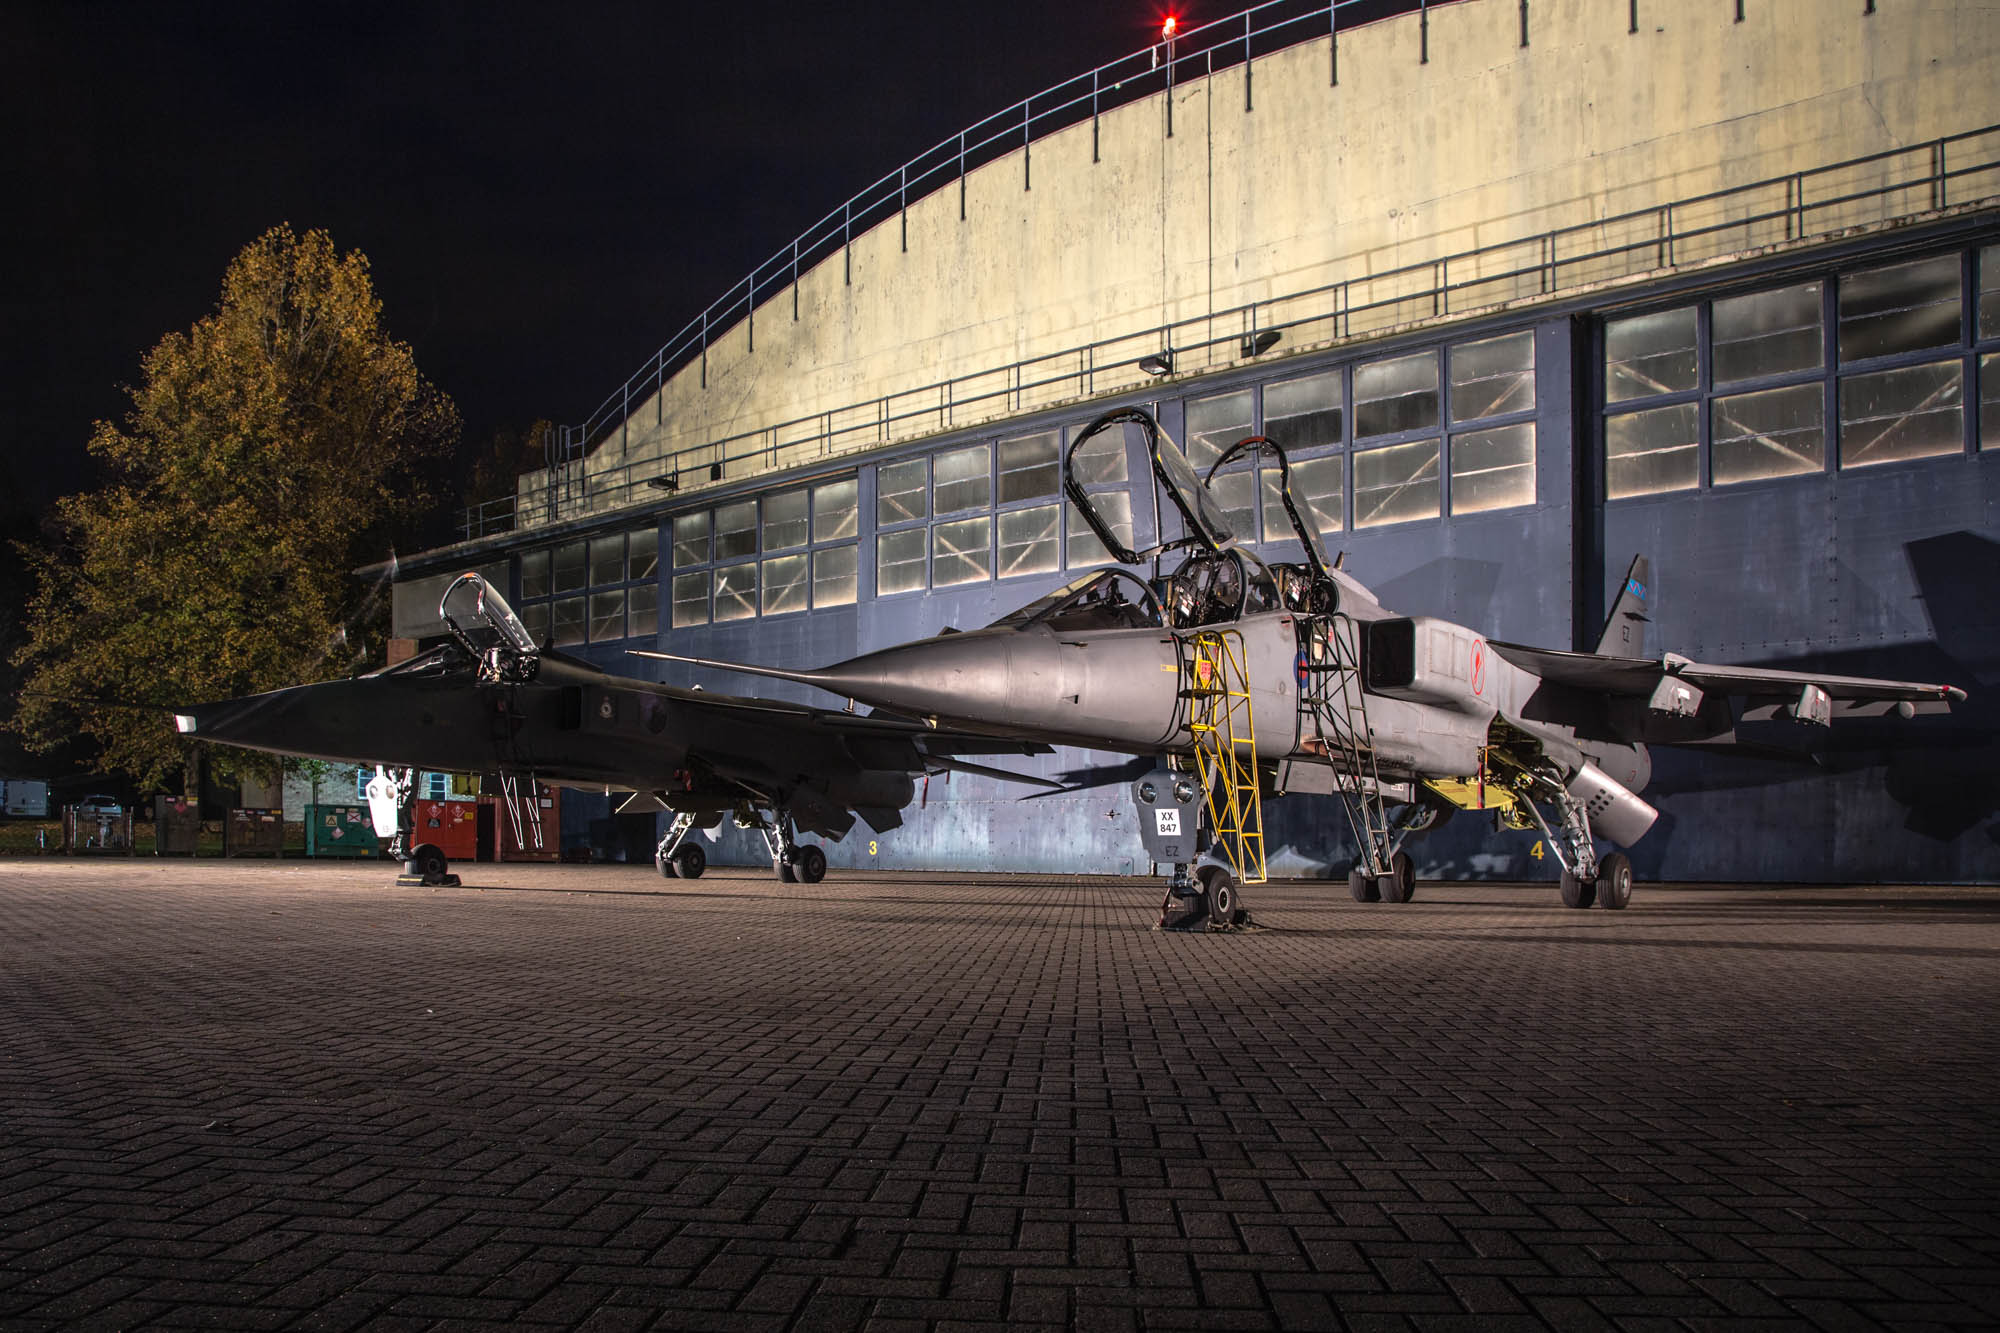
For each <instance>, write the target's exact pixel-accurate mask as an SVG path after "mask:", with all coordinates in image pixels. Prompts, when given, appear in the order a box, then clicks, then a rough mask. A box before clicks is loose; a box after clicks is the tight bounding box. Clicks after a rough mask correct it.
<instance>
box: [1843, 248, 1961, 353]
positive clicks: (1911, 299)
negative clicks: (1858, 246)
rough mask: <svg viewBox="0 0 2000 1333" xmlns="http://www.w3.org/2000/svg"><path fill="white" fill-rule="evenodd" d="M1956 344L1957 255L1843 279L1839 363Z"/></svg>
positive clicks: (1897, 265) (1917, 261) (1851, 275)
mask: <svg viewBox="0 0 2000 1333" xmlns="http://www.w3.org/2000/svg"><path fill="white" fill-rule="evenodd" d="M1957 341H1958V256H1957V255H1939V256H1938V257H1937V258H1935V259H1919V260H1916V261H1914V262H1912V263H1908V264H1891V265H1890V266H1889V267H1887V268H1877V269H1870V270H1868V271H1867V272H1865V273H1847V274H1843V275H1842V276H1841V279H1840V359H1841V360H1842V361H1859V360H1860V359H1861V358H1863V357H1868V356H1885V355H1887V354H1889V353H1891V352H1914V351H1916V350H1918V349H1919V348H1924V347H1942V346H1944V345H1945V344H1946V343H1955V342H1957Z"/></svg>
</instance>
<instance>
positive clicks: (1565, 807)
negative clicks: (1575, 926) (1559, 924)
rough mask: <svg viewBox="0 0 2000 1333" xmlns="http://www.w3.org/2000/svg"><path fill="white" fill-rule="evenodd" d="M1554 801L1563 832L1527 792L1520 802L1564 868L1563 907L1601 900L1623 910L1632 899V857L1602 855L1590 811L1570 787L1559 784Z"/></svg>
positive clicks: (1562, 884)
mask: <svg viewBox="0 0 2000 1333" xmlns="http://www.w3.org/2000/svg"><path fill="white" fill-rule="evenodd" d="M1550 803H1551V804H1552V805H1554V806H1555V807H1556V812H1557V814H1558V815H1559V816H1560V817H1561V820H1562V828H1561V831H1560V832H1557V831H1556V830H1554V829H1552V828H1550V827H1549V824H1548V821H1547V820H1545V819H1543V818H1542V812H1541V811H1540V810H1538V809H1536V808H1535V803H1534V802H1533V801H1532V800H1529V799H1527V798H1526V796H1525V795H1524V796H1523V798H1522V799H1521V801H1520V805H1521V806H1522V807H1523V808H1524V809H1526V810H1527V812H1528V814H1529V816H1530V818H1532V819H1533V820H1534V822H1535V823H1536V824H1538V825H1540V826H1541V830H1542V833H1543V835H1544V836H1545V837H1546V838H1547V839H1548V847H1549V851H1550V853H1551V854H1552V855H1553V856H1554V857H1555V858H1556V864H1557V865H1559V866H1561V867H1562V882H1561V886H1560V887H1561V892H1562V901H1563V906H1564V907H1571V908H1575V909H1577V910H1579V911H1581V910H1582V909H1584V908H1586V907H1589V906H1590V905H1591V904H1592V903H1598V904H1601V905H1602V906H1604V907H1605V908H1606V909H1608V910H1610V911H1613V912H1617V911H1622V910H1623V909H1624V907H1625V905H1626V904H1627V903H1629V902H1631V901H1632V858H1631V857H1629V856H1627V855H1625V853H1623V852H1612V853H1611V854H1610V855H1608V856H1605V857H1603V858H1601V859H1600V858H1599V857H1598V855H1597V847H1596V845H1595V843H1594V842H1593V841H1592V839H1591V835H1590V811H1589V810H1587V809H1585V808H1584V805H1583V802H1581V801H1579V800H1577V799H1576V797H1574V796H1572V795H1570V794H1569V792H1568V791H1567V790H1564V789H1563V788H1561V787H1558V788H1557V789H1556V794H1555V795H1554V796H1553V797H1551V798H1550Z"/></svg>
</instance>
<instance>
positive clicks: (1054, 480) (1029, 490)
mask: <svg viewBox="0 0 2000 1333" xmlns="http://www.w3.org/2000/svg"><path fill="white" fill-rule="evenodd" d="M1059 454H1060V447H1059V437H1058V435H1057V434H1056V432H1055V431H1052V430H1045V431H1043V432H1042V433H1041V434H1039V435H1024V436H1022V437H1021V438H1020V439H1018V440H1002V441H1000V503H1001V504H1008V503H1010V502H1011V501H1014V500H1039V499H1041V498H1042V497H1043V496H1045V495H1054V494H1055V493H1056V491H1057V490H1058V489H1059V488H1060V487H1061V485H1062V460H1061V458H1060V457H1059ZM1002 564H1003V566H1004V564H1005V562H1004V561H1003V562H1002Z"/></svg>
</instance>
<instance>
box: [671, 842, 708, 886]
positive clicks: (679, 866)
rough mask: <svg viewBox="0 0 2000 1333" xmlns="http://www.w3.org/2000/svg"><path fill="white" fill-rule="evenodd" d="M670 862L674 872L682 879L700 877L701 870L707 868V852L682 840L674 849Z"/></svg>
mask: <svg viewBox="0 0 2000 1333" xmlns="http://www.w3.org/2000/svg"><path fill="white" fill-rule="evenodd" d="M671 862H672V864H673V867H674V871H675V873H676V874H678V875H679V876H680V877H681V878H682V879H700V878H701V872H702V871H704V870H706V869H708V853H707V852H704V851H703V850H702V849H701V848H699V847H697V846H695V845H694V844H693V843H689V842H684V843H682V844H681V845H680V846H679V847H677V848H675V849H674V854H673V856H672V858H671Z"/></svg>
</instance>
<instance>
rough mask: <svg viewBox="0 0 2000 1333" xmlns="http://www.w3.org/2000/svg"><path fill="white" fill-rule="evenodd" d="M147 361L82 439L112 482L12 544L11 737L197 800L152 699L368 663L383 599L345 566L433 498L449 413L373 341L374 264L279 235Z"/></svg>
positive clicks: (440, 397) (385, 342)
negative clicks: (62, 743)
mask: <svg viewBox="0 0 2000 1333" xmlns="http://www.w3.org/2000/svg"><path fill="white" fill-rule="evenodd" d="M142 369H143V379H142V382H141V383H140V384H139V385H138V386H137V387H136V388H133V389H132V390H130V394H131V398H132V410H131V411H130V413H128V414H127V416H126V419H125V421H124V423H123V425H122V426H120V425H113V424H111V423H109V422H99V423H97V426H96V429H95V432H94V433H93V435H92V437H91V440H90V452H91V454H92V455H93V456H94V457H95V458H96V460H97V461H98V462H99V464H100V465H101V466H102V468H103V469H104V471H105V472H106V473H107V474H108V480H107V482H106V484H105V485H104V486H103V487H102V488H101V489H99V490H96V491H93V492H88V493H85V494H82V495H74V496H68V497H65V498H64V499H63V500H61V501H59V502H58V504H57V507H56V511H55V513H54V515H53V516H52V519H51V521H50V523H49V524H48V525H47V531H46V536H45V541H44V544H43V545H42V546H41V547H39V548H37V549H33V550H30V551H28V552H26V555H27V558H28V560H29V562H30V564H31V567H32V569H33V571H34V574H35V576H36V580H37V588H36V591H35V593H34V596H33V597H32V599H31V600H30V602H29V604H28V609H27V617H26V621H27V623H26V626H25V628H26V638H27V642H26V646H25V647H23V648H22V649H21V651H20V652H19V654H18V655H17V658H16V660H17V662H18V664H19V665H20V666H21V667H22V668H23V669H24V670H25V671H26V673H27V678H26V680H25V681H24V683H23V687H22V690H21V694H20V700H19V706H18V708H17V710H16V713H15V717H14V722H13V725H14V727H15V728H16V729H17V730H18V731H20V732H21V733H22V734H23V735H24V737H26V738H27V739H28V741H29V742H30V743H31V744H36V745H50V744H53V743H55V742H56V741H58V740H59V739H60V738H63V737H65V736H68V735H72V734H76V733H79V732H80V733H83V734H85V735H87V736H88V737H90V738H91V739H93V740H94V741H95V742H96V743H97V744H98V745H99V746H100V747H101V751H102V755H101V762H102V764H103V765H104V766H105V767H106V768H110V769H116V770H120V771H123V772H125V773H127V774H129V775H131V776H132V777H133V778H134V779H135V780H136V781H137V782H139V783H140V784H141V785H142V786H147V787H157V786H159V785H161V784H162V783H163V781H164V780H166V779H167V778H168V776H169V775H170V774H171V773H174V772H176V771H178V772H180V773H182V774H183V775H184V780H185V782H186V784H187V786H186V788H185V790H187V791H188V792H189V793H190V794H192V793H193V792H194V791H195V790H196V787H195V771H196V770H195V750H194V746H193V744H192V743H191V742H189V741H187V740H185V739H183V738H181V737H180V736H178V735H176V734H175V732H174V729H173V726H172V722H171V719H170V717H169V716H168V715H167V714H166V712H165V711H164V707H165V706H168V705H172V704H184V703H196V702H203V701H206V700H211V699H219V698H226V697H230V696H233V695H239V694H247V693H252V692H255V691H259V690H267V689H275V688H278V687H280V686H284V685H293V684H300V683H303V682H306V681H312V680H320V679H325V678H327V677H329V676H332V675H337V674H340V673H342V672H345V671H347V670H349V669H351V668H352V667H353V666H354V665H356V663H357V662H358V661H359V660H365V659H366V658H368V657H372V656H373V655H375V653H376V651H377V650H378V649H379V644H380V641H381V638H382V636H383V633H384V632H385V629H386V627H385V626H384V625H383V624H381V623H380V620H379V619H377V620H375V621H372V622H371V621H366V620H364V619H363V616H364V614H365V613H366V612H368V611H370V610H373V609H376V608H378V607H379V606H380V605H381V604H382V603H383V601H384V600H385V599H384V598H383V597H382V592H383V590H382V589H380V588H375V589H370V588H367V587H364V586H363V585H362V584H361V583H360V582H359V581H358V580H356V579H355V577H354V575H353V570H354V569H355V568H356V567H357V566H360V565H364V564H367V563H370V562H372V561H376V560H379V559H381V558H383V557H384V556H385V555H387V554H388V552H389V550H390V543H391V540H392V538H393V537H394V535H395V534H396V533H397V532H399V531H400V530H402V528H403V527H404V526H405V525H407V524H408V523H410V522H411V521H412V520H413V519H415V517H416V516H417V515H418V514H420V513H421V512H422V510H423V509H424V507H425V506H426V505H427V504H429V503H431V496H430V494H429V493H428V487H427V485H426V483H425V480H424V479H425V478H426V476H428V475H430V474H432V473H433V472H434V471H435V469H436V464H437V462H438V460H440V459H443V458H445V457H447V456H449V454H450V453H451V451H452V450H453V449H454V448H455V446H456V444H457V440H458V435H459V419H458V411H457V409H456V408H455V407H454V406H453V405H452V402H451V400H450V399H449V398H447V397H446V396H445V395H444V394H443V393H441V392H440V391H439V390H437V389H436V388H435V387H434V386H432V385H431V384H430V383H429V382H428V381H427V380H425V379H424V378H423V376H422V375H421V374H419V373H418V371H417V367H416V362H415V359H414V358H413V357H412V355H411V353H410V349H409V347H408V346H407V345H406V344H403V343H400V342H396V341H394V340H393V339H391V338H390V337H389V335H388V333H387V331H386V330H385V329H384V327H383V323H382V306H381V301H380V300H379V299H378V298H377V297H376V295H375V290H374V284H373V283H372V281H371V280H370V278H369V272H368V260H367V258H366V257H365V256H364V255H362V254H360V253H359V252H358V251H350V252H348V253H347V254H344V255H343V254H341V253H339V252H338V251H337V250H336V248H335V247H334V243H333V240H332V238H331V237H330V236H328V235H327V234H326V233H325V232H324V231H308V232H306V233H305V234H304V235H297V234H294V232H293V231H292V229H291V227H290V226H288V225H287V226H279V227H275V228H273V229H271V230H270V231H268V232H266V233H265V234H264V235H263V236H261V237H259V238H258V239H257V240H256V241H255V242H253V243H252V244H250V245H249V246H247V247H246V248H245V249H244V250H243V251H242V252H241V253H240V254H238V255H237V256H236V258H235V260H234V261H232V262H231V264H230V265H229V269H228V272H227V273H226V274H225V275H224V277H223V282H222V299H221V302H220V304H219V305H218V307H217V309H216V311H215V312H214V313H213V314H211V315H208V316H207V317H205V318H203V319H202V320H201V321H200V322H199V323H197V324H196V325H195V326H194V327H193V328H192V329H190V330H189V331H188V332H187V333H185V334H182V333H170V334H168V335H167V336H166V337H165V338H162V339H161V340H160V342H159V345H158V346H156V347H154V348H153V350H152V351H151V352H150V353H149V354H148V355H147V356H146V358H145V361H144V363H143V366H142ZM134 702H141V703H148V704H154V705H160V706H161V707H162V710H163V711H159V712H154V711H151V710H149V709H143V708H133V707H130V706H129V705H130V704H132V703H134ZM217 760H218V761H219V762H221V763H224V764H225V765H226V764H227V763H229V762H236V763H246V762H249V761H247V760H244V759H243V758H242V757H241V756H240V755H239V757H238V758H237V759H236V760H234V761H229V760H225V759H224V756H223V755H222V754H221V753H218V755H217Z"/></svg>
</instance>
